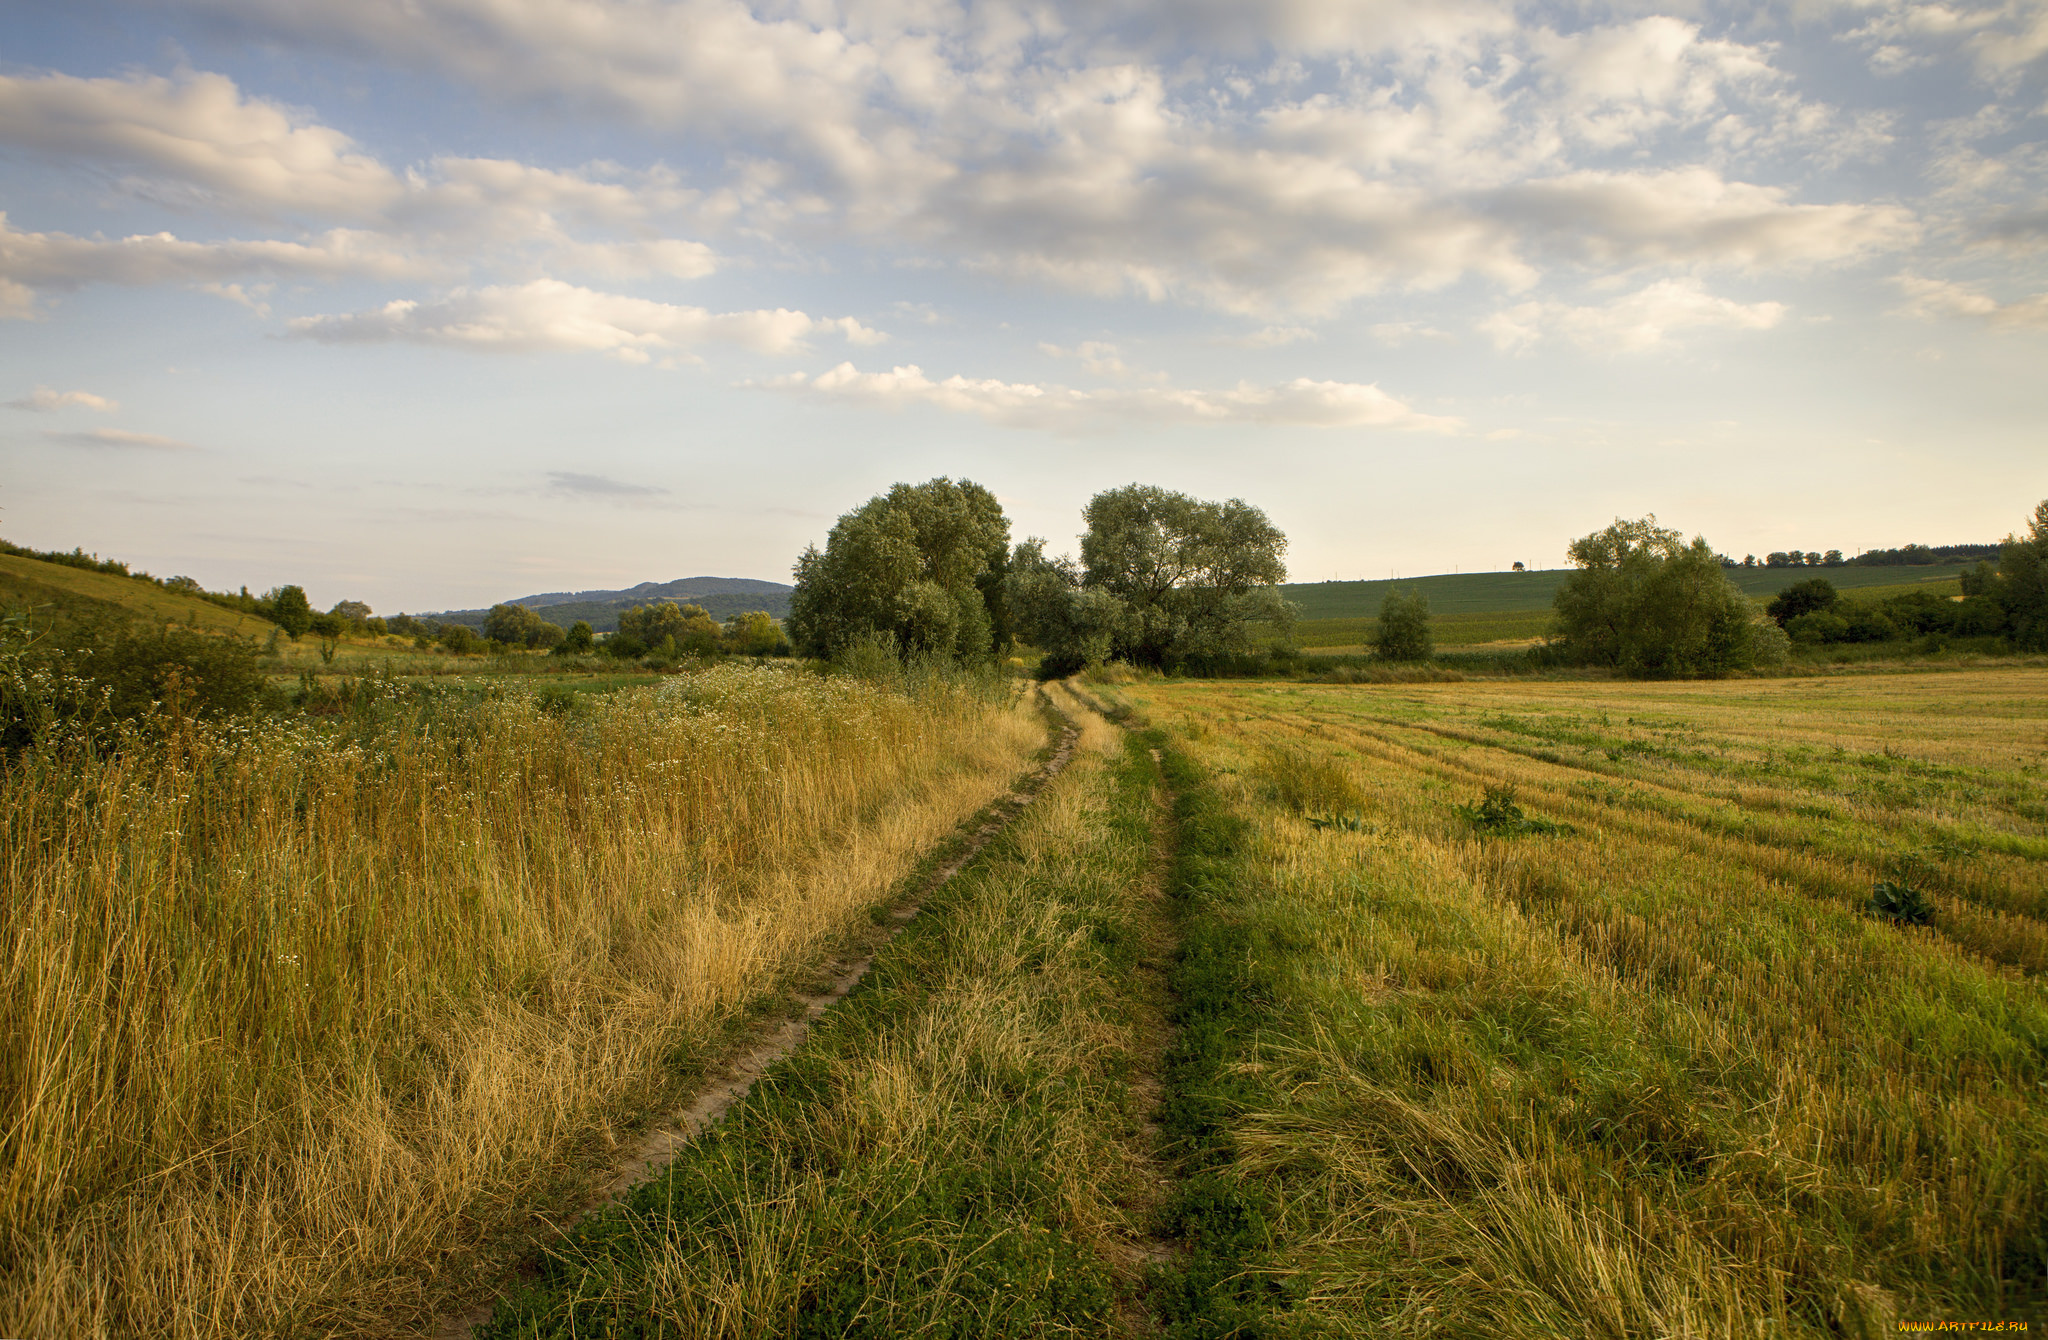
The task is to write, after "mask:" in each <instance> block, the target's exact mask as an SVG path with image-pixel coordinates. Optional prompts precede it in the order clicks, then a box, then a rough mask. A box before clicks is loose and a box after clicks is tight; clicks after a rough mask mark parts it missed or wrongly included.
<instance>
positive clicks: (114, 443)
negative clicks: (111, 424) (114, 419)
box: [43, 428, 199, 451]
mask: <svg viewBox="0 0 2048 1340" xmlns="http://www.w3.org/2000/svg"><path fill="white" fill-rule="evenodd" d="M43 436H44V437H46V438H48V439H49V440H50V441H52V442H56V443H60V444H62V445H64V446H67V447H90V448H94V449H99V450H106V449H111V450H115V451H197V450H199V448H198V447H196V446H194V445H192V444H191V443H190V442H181V441H179V440H178V439H177V438H175V437H159V436H158V435H157V434H155V433H131V432H129V431H128V430H127V429H125V428H88V429H84V430H81V431H78V432H69V433H60V432H54V431H53V432H47V433H44V434H43Z"/></svg>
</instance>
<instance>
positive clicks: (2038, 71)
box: [0, 0, 2048, 611]
mask: <svg viewBox="0 0 2048 1340" xmlns="http://www.w3.org/2000/svg"><path fill="white" fill-rule="evenodd" d="M2044 74H2048V0H1950V2H1949V3H1923V2H1922V0H1840V2H1837V0H1794V3H1790V4H1775V5H1736V4H1667V5H1656V4H1649V5H1633V4H1605V5H1590V4H1589V5H1566V4H1541V5H1532V4H1512V3H1494V2H1493V0H1268V2H1267V3H1238V2H1234V0H1175V2H1169V0H1095V3H1091V4H1079V3H1063V2H1062V0H1039V2H1037V3H996V4H960V3H951V2H949V0H780V2H776V3H769V2H767V0H758V2H756V3H752V4H749V3H743V2H742V0H673V2H658V0H349V2H348V3H341V2H339V0H334V2H330V3H307V2H306V0H186V2H185V3H143V2H138V3H132V4H124V3H111V2H103V0H83V2H82V3H67V4H65V5H61V6H53V5H48V4H26V3H7V2H6V0H0V210H4V214H5V218H4V222H0V406H4V407H0V461H4V466H0V507H4V509H5V510H4V511H0V534H5V535H6V536H7V537H8V538H10V539H13V540H15V541H17V542H21V543H30V544H36V545H41V546H48V545H58V546H63V547H66V548H68V547H70V546H72V545H74V544H78V545H83V546H85V547H86V548H87V549H92V550H97V551H99V552H102V553H106V554H112V555H118V556H121V557H124V558H127V559H130V560H131V561H134V562H136V563H138V564H140V565H142V566H144V567H146V568H148V569H149V570H151V571H153V572H156V573H158V574H159V575H171V574H174V573H185V574H190V575H192V576H195V577H198V578H199V579H200V580H202V581H204V582H206V583H207V584H208V585H211V586H230V587H232V586H238V585H241V584H243V583H247V584H249V585H250V586H252V587H255V588H258V589H261V588H263V587H267V586H270V585H273V584H276V583H280V582H286V581H298V582H301V583H303V584H304V585H305V586H306V587H307V588H308V591H309V592H310V594H311V595H312V597H313V598H314V600H315V601H316V602H318V603H320V604H322V605H326V604H331V603H332V602H334V601H336V600H339V599H343V598H353V599H363V600H367V601H369V602H370V603H371V604H372V605H374V606H375V607H377V608H378V609H380V610H385V611H393V610H397V609H401V608H404V609H423V608H437V607H450V606H462V605H474V604H478V603H484V602H488V601H491V600H494V599H501V598H504V597H507V596H511V595H516V594H519V593H521V592H524V591H529V590H554V589H564V588H578V587H592V586H612V585H619V584H624V583H631V582H635V581H641V580H648V579H666V578H671V577H677V576H685V575H694V574H697V573H705V572H709V573H720V574H728V575H737V576H756V577H769V578H777V579H784V578H786V577H787V574H788V569H789V565H790V563H791V561H792V560H793V559H794V557H795V555H796V554H797V553H798V552H799V551H800V550H801V549H802V547H803V546H804V545H805V544H807V543H810V542H813V541H815V540H819V539H821V538H822V537H823V534H824V532H825V531H826V529H827V528H828V527H829V526H830V524H831V521H832V519H833V518H834V517H835V516H837V515H838V514H839V513H841V512H843V511H845V510H847V509H848V508H850V507H852V506H854V505H856V504H858V503H859V502H861V501H862V500H864V499H865V498H867V497H868V496H870V495H871V494H873V493H875V492H877V491H879V490H881V489H884V488H886V487H887V486H888V485H889V484H890V483H892V482H894V481H896V480H899V479H902V480H915V479H924V478H928V477H931V476H934V475H939V474H949V475H953V476H956V477H961V476H964V477H967V478H971V479H975V480H977V481H979V482H981V483H983V484H985V485H987V486H988V487H990V488H991V489H992V490H994V491H995V493H996V495H997V496H998V497H999V498H1001V499H1002V500H1003V502H1004V505H1005V507H1006V509H1007V510H1008V512H1009V514H1010V517H1011V519H1012V522H1013V524H1014V528H1015V530H1016V532H1017V533H1018V535H1019V536H1022V535H1025V534H1041V535H1046V536H1048V537H1050V538H1051V539H1052V540H1053V542H1054V544H1055V546H1056V547H1064V546H1067V545H1068V544H1070V543H1071V539H1072V536H1073V534H1074V532H1075V530H1076V528H1077V526H1078V524H1079V522H1078V518H1079V511H1080V508H1081V506H1082V504H1083V503H1085V501H1086V500H1087V498H1088V497H1089V496H1090V495H1091V494H1092V493H1094V492H1095V491H1097V490H1099V489H1102V488H1105V487H1111V486H1115V485H1119V484H1124V483H1128V482H1131V481H1133V480H1138V481H1143V482H1147V483H1157V484H1161V485H1164V486H1166V487H1169V488H1175V489H1180V490H1183V491H1186V492H1191V493H1195V494H1198V495H1201V496H1206V497H1225V496H1235V497H1243V498H1245V499H1247V500H1249V501H1252V502H1254V503H1257V504H1258V505H1260V506H1262V507H1264V508H1265V509H1266V511H1267V512H1268V514H1269V515H1270V516H1271V517H1272V518H1273V519H1274V521H1275V522H1276V523H1277V524H1279V525H1280V526H1281V527H1282V529H1284V530H1285V531H1286V532H1287V534H1288V535H1289V537H1290V540H1291V552H1290V565H1291V567H1292V571H1293V575H1294V577H1295V578H1296V579H1297V580H1317V579H1321V578H1325V577H1332V576H1342V577H1358V576H1368V577H1374V576H1386V575H1388V574H1390V573H1402V574H1409V575H1414V574H1420V573H1426V572H1437V571H1448V570H1453V569H1463V570H1468V571H1469V570H1475V569H1493V568H1502V567H1505V566H1507V565H1508V564H1509V563H1511V562H1514V561H1517V560H1519V561H1525V562H1528V563H1530V564H1531V565H1532V566H1554V565H1557V564H1559V563H1560V562H1561V561H1562V556H1563V549H1564V546H1565V544H1566V543H1567V542H1568V541H1569V539H1570V538H1571V537H1573V536H1576V535H1580V534H1584V533H1586V532H1588V531H1591V530H1594V529H1597V528H1598V527H1599V526H1601V525H1603V524H1605V523H1606V522H1607V521H1608V520H1610V519H1611V518H1613V517H1614V516H1616V515H1629V516H1635V515H1641V514H1643V513H1645V512H1654V513H1656V514H1657V515H1658V516H1659V518H1660V519H1661V520H1662V521H1664V522H1665V523H1666V524H1669V525H1673V526H1677V527H1679V528H1681V529H1683V530H1685V531H1686V532H1687V533H1689V534H1690V533H1702V534H1705V535H1706V536H1707V538H1708V539H1710V540H1711V541H1713V542H1714V543H1715V544H1716V545H1717V546H1718V547H1720V548H1721V549H1723V550H1724V551H1726V552H1730V553H1734V554H1737V555H1740V554H1742V553H1745V552H1750V551H1754V552H1758V553H1762V552H1766V551H1768V550H1771V549H1781V548H1787V547H1793V546H1798V547H1802V548H1810V549H1819V548H1832V547H1840V548H1843V549H1848V550H1852V551H1853V550H1855V549H1859V548H1864V547H1874V546H1882V545H1894V544H1900V543H1904V542H1907V541H1922V542H1932V543H1943V542H1953V541H1963V540H1983V539H1989V538H1996V537H1998V536H2001V535H2003V534H2005V533H2006V532H2007V531H2009V530H2012V529H2014V528H2016V527H2017V526H2018V525H2019V524H2020V522H2021V520H2022V519H2023V518H2024V516H2025V515H2026V513H2027V512H2028V511H2029V510H2030V509H2031V508H2032V506H2033V504H2034V503H2035V502H2037V501H2039V500H2040V498H2042V497H2043V496H2048V433H2044V425H2048V359H2044V354H2048V148H2044V136H2043V130H2044V127H2048V79H2044Z"/></svg>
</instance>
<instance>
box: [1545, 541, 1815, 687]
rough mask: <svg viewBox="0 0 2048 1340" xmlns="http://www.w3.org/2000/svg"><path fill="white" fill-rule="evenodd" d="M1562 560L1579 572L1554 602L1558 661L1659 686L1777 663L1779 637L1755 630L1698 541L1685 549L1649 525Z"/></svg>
mask: <svg viewBox="0 0 2048 1340" xmlns="http://www.w3.org/2000/svg"><path fill="white" fill-rule="evenodd" d="M1570 553H1571V559H1572V563H1573V565H1574V566H1576V567H1577V568H1578V571H1577V572H1574V573H1573V574H1572V575H1571V576H1569V577H1567V578H1566V579H1565V581H1564V584H1563V585H1562V586H1561V587H1559V588H1558V592H1557V596H1556V598H1555V600H1554V602H1553V603H1554V606H1555V608H1556V610H1557V620H1558V631H1559V635H1560V636H1559V640H1558V643H1557V644H1556V645H1557V647H1558V650H1559V651H1560V652H1561V653H1562V654H1563V655H1564V656H1565V658H1566V659H1569V660H1573V661H1577V662H1579V663H1582V664H1587V665H1604V666H1610V667H1612V668H1614V669H1616V670H1619V671H1621V672H1622V673H1623V674H1627V675H1632V676H1636V677H1639V678H1661V677H1667V676H1671V675H1718V674H1726V673H1728V672H1729V671H1731V670H1738V669H1744V668H1747V667H1749V666H1752V665H1756V664H1759V663H1763V662H1767V661H1772V660H1777V659H1780V658H1781V657H1782V655H1783V649H1784V644H1785V638H1784V635H1783V633H1782V631H1781V630H1779V629H1778V628H1777V627H1776V626H1775V625H1773V626H1771V627H1769V629H1768V631H1764V630H1761V629H1759V627H1758V623H1759V620H1758V618H1757V615H1756V611H1755V608H1754V607H1753V606H1752V605H1751V604H1750V603H1749V598H1748V597H1747V596H1745V595H1743V594H1742V590H1741V588H1739V587H1737V586H1736V585H1735V583H1734V582H1732V581H1730V580H1729V579H1728V577H1727V576H1726V575H1725V574H1724V573H1723V572H1722V571H1721V565H1720V564H1719V563H1718V562H1716V561H1715V558H1714V551H1713V549H1712V547H1711V546H1709V545H1708V544H1707V542H1706V541H1705V540H1704V539H1697V538H1696V539H1694V540H1693V542H1692V543H1691V544H1686V543H1684V541H1683V540H1682V539H1681V537H1680V536H1679V533H1678V532H1677V531H1675V530H1666V529H1664V528H1662V527H1660V526H1658V525H1657V518H1656V517H1654V516H1647V517H1644V518H1642V519H1641V520H1638V521H1622V520H1616V521H1615V523H1614V524H1613V525H1611V526H1609V527H1607V529H1605V530H1601V531H1595V532H1594V533H1593V534H1591V535H1588V536H1585V537H1584V538H1582V539H1578V540H1574V541H1573V542H1572V545H1571V550H1570Z"/></svg>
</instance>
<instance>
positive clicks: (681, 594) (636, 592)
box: [505, 577, 794, 612]
mask: <svg viewBox="0 0 2048 1340" xmlns="http://www.w3.org/2000/svg"><path fill="white" fill-rule="evenodd" d="M792 589H794V588H792V587H789V586H785V585H784V584H783V583H781V582H764V581H761V580H760V579H758V578H754V577H678V578H676V579H675V580H674V581H672V582H642V583H640V584H639V585H638V586H630V587H627V588H626V589H625V590H623V591H546V592H543V593H541V594H540V595H537V596H515V597H513V598H512V599H511V600H508V601H506V602H505V603H506V604H508V605H524V606H526V608H528V609H530V610H538V609H545V608H546V607H547V606H549V605H567V604H570V603H572V602H578V601H587V602H597V603H602V602H607V601H613V600H631V601H635V602H637V603H639V604H642V605H644V604H646V603H647V602H648V601H650V600H674V601H678V602H682V603H688V602H690V601H692V600H693V599H694V598H695V597H697V596H711V595H729V594H744V593H753V592H759V593H761V594H763V595H779V596H781V597H782V598H783V599H784V600H787V599H788V598H789V593H790V591H791V590H792ZM771 612H772V611H771Z"/></svg>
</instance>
